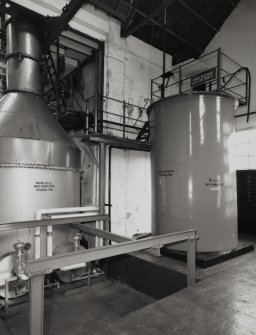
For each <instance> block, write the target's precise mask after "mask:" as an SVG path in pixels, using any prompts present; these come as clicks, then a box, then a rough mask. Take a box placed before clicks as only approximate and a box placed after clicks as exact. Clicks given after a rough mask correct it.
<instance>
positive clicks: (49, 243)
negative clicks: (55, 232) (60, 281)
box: [34, 206, 99, 258]
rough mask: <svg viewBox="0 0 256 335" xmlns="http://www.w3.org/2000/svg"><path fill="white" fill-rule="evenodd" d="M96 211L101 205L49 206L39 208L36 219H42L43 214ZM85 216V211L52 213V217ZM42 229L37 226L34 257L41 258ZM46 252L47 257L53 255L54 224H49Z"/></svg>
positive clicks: (88, 213)
mask: <svg viewBox="0 0 256 335" xmlns="http://www.w3.org/2000/svg"><path fill="white" fill-rule="evenodd" d="M95 211H97V212H98V211H99V207H97V206H86V207H66V208H48V209H38V210H37V211H36V220H41V219H42V215H46V214H58V213H61V214H63V213H75V212H86V214H87V215H88V216H89V215H92V214H95V213H94V212H95ZM79 216H84V213H79V214H66V215H65V214H63V215H51V217H52V218H59V219H60V218H69V217H70V218H72V217H79ZM40 233H41V229H40V227H36V229H35V234H34V243H35V251H34V258H40V254H41V252H40V249H41V243H40V242H41V236H40V235H41V234H40ZM46 252H47V254H46V255H47V257H50V256H52V226H50V225H49V226H47V238H46Z"/></svg>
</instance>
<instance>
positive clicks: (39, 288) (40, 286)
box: [29, 275, 44, 335]
mask: <svg viewBox="0 0 256 335" xmlns="http://www.w3.org/2000/svg"><path fill="white" fill-rule="evenodd" d="M29 283H30V291H29V335H43V320H44V318H43V315H44V275H38V276H35V277H31V278H30V280H29Z"/></svg>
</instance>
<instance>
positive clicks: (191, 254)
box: [187, 236, 196, 286]
mask: <svg viewBox="0 0 256 335" xmlns="http://www.w3.org/2000/svg"><path fill="white" fill-rule="evenodd" d="M195 271H196V236H195V237H192V238H190V239H188V240H187V286H192V285H194V284H195Z"/></svg>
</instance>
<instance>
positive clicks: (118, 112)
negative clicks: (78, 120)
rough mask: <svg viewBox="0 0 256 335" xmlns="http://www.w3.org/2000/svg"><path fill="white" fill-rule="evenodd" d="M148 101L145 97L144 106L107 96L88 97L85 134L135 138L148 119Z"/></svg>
mask: <svg viewBox="0 0 256 335" xmlns="http://www.w3.org/2000/svg"><path fill="white" fill-rule="evenodd" d="M95 99H97V104H95ZM148 102H149V100H148V99H146V101H145V105H144V106H138V105H136V104H134V103H132V102H130V101H126V100H118V99H116V98H112V97H108V96H99V95H98V97H95V96H93V97H90V98H88V99H87V100H86V113H85V118H86V132H87V135H89V134H92V133H94V134H97V133H100V134H106V135H113V136H116V137H119V138H120V137H121V138H123V139H126V138H127V139H136V138H137V137H138V134H139V133H140V132H141V130H142V128H143V126H144V124H145V122H147V121H148V116H147V113H146V106H147V104H148ZM95 106H96V107H95ZM146 140H148V139H146Z"/></svg>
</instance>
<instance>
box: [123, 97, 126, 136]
mask: <svg viewBox="0 0 256 335" xmlns="http://www.w3.org/2000/svg"><path fill="white" fill-rule="evenodd" d="M125 114H126V103H125V100H124V101H123V138H125V118H126V115H125Z"/></svg>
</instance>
